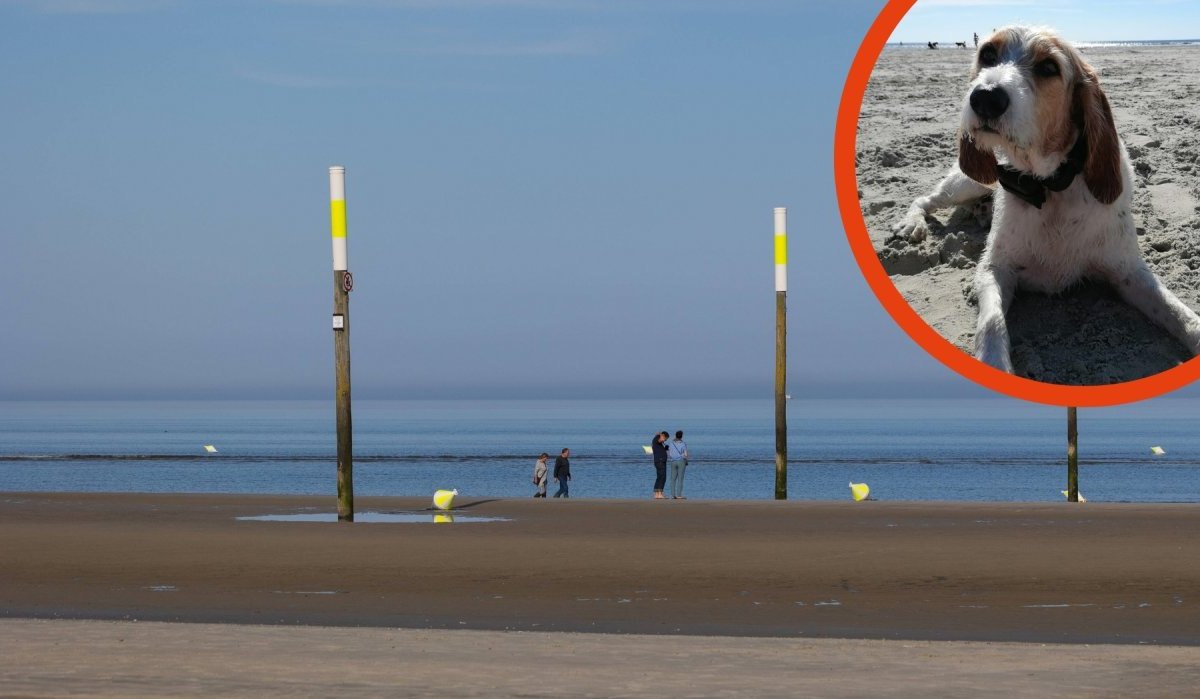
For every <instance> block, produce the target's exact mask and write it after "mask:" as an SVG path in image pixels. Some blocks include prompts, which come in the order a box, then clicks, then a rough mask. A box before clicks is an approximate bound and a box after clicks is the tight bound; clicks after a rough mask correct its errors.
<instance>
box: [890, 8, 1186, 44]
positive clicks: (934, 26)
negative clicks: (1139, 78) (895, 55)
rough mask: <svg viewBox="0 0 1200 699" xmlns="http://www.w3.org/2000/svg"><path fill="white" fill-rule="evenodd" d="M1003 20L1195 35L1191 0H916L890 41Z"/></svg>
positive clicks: (957, 37) (1120, 34)
mask: <svg viewBox="0 0 1200 699" xmlns="http://www.w3.org/2000/svg"><path fill="white" fill-rule="evenodd" d="M1005 24H1039V25H1047V26H1051V27H1054V28H1056V29H1057V30H1058V31H1059V33H1060V34H1062V35H1063V36H1064V37H1066V38H1067V39H1070V40H1071V41H1076V42H1087V41H1147V40H1155V39H1200V2H1197V1H1196V0H918V2H917V4H916V5H915V6H913V8H912V9H911V10H910V11H909V13H908V14H907V15H905V17H904V20H903V21H902V22H901V23H900V25H899V26H898V27H896V31H895V32H894V33H893V34H892V40H893V41H904V42H914V43H924V42H926V41H940V42H942V43H950V42H952V41H968V42H969V41H971V35H972V34H973V33H978V34H979V36H980V37H981V38H982V37H984V36H986V35H988V34H990V33H991V31H992V29H994V28H997V27H1001V26H1004V25H1005Z"/></svg>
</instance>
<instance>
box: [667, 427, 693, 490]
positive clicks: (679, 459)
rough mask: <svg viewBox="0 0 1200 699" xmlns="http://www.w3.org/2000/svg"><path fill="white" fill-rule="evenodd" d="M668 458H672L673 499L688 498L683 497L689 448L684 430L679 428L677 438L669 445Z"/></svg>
mask: <svg viewBox="0 0 1200 699" xmlns="http://www.w3.org/2000/svg"><path fill="white" fill-rule="evenodd" d="M667 458H669V459H670V460H671V499H672V500H687V498H685V497H683V474H684V472H685V471H687V465H688V450H687V443H686V442H684V441H683V430H677V431H676V432H675V439H672V440H671V443H670V444H668V445H667Z"/></svg>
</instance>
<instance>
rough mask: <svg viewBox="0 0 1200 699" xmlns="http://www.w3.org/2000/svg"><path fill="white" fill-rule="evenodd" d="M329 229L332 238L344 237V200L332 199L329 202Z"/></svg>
mask: <svg viewBox="0 0 1200 699" xmlns="http://www.w3.org/2000/svg"><path fill="white" fill-rule="evenodd" d="M329 227H330V230H332V231H333V237H334V238H345V237H346V200H345V199H334V200H331V201H330V202H329Z"/></svg>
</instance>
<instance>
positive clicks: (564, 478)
mask: <svg viewBox="0 0 1200 699" xmlns="http://www.w3.org/2000/svg"><path fill="white" fill-rule="evenodd" d="M570 457H571V450H570V449H563V450H562V453H561V454H559V455H558V458H556V459H554V481H555V482H556V483H558V492H557V493H555V494H554V497H556V498H558V497H563V498H569V497H571V493H570V488H568V487H567V483H569V482H570V481H571V458H570Z"/></svg>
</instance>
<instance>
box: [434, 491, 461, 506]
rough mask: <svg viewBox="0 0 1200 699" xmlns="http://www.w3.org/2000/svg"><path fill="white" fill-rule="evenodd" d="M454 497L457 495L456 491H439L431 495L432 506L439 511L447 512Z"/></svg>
mask: <svg viewBox="0 0 1200 699" xmlns="http://www.w3.org/2000/svg"><path fill="white" fill-rule="evenodd" d="M455 495H458V491H457V490H439V491H437V492H435V493H434V494H433V506H434V507H436V508H438V509H439V510H448V509H450V507H451V505H452V504H453V503H454V496H455Z"/></svg>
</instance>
